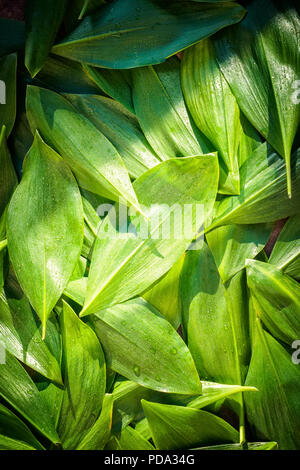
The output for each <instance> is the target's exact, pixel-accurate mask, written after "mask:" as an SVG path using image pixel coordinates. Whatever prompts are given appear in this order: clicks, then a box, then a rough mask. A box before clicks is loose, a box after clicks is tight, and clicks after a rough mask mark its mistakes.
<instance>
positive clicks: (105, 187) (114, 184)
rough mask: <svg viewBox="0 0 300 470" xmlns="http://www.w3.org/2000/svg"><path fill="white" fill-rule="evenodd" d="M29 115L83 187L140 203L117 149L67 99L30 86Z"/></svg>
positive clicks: (33, 123)
mask: <svg viewBox="0 0 300 470" xmlns="http://www.w3.org/2000/svg"><path fill="white" fill-rule="evenodd" d="M27 117H28V120H29V123H30V126H31V129H32V130H35V129H38V130H39V132H40V133H41V135H42V137H43V138H44V139H45V140H46V141H47V142H48V143H49V144H51V145H52V146H53V147H54V148H55V149H56V150H57V151H58V152H59V153H60V154H61V155H62V157H63V158H64V159H65V160H66V162H67V163H68V164H69V165H70V167H71V168H72V170H73V172H74V173H75V176H76V177H77V179H78V182H79V185H80V186H81V187H83V188H84V189H87V190H89V191H91V192H94V193H96V194H100V195H102V196H105V197H107V198H109V199H113V200H117V201H118V199H119V197H120V196H121V197H123V198H124V199H126V200H128V201H129V202H130V203H131V204H132V205H133V206H137V199H136V195H135V193H134V190H133V188H132V185H131V182H130V179H129V176H128V173H127V170H126V168H125V165H124V164H123V161H122V159H121V157H120V155H119V154H118V152H117V150H116V149H115V147H114V146H113V145H112V144H111V143H110V142H109V141H108V140H107V139H106V137H105V136H104V135H103V134H102V133H101V132H100V131H99V130H97V129H96V128H95V126H94V125H93V124H92V123H91V122H90V121H89V120H88V119H86V118H85V117H84V116H82V115H81V114H78V113H77V112H76V109H75V108H74V107H73V106H72V105H71V104H70V103H69V102H68V101H67V100H66V99H65V98H63V97H62V96H60V95H58V94H57V93H54V92H52V91H49V90H45V89H43V88H38V87H27ZM99 149H101V152H100V153H99Z"/></svg>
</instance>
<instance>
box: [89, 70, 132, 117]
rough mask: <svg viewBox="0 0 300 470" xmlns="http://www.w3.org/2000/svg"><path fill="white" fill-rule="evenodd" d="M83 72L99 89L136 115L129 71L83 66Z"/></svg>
mask: <svg viewBox="0 0 300 470" xmlns="http://www.w3.org/2000/svg"><path fill="white" fill-rule="evenodd" d="M82 66H83V70H84V71H85V72H86V74H87V75H88V77H89V78H90V79H91V80H92V81H93V82H95V84H96V85H97V87H98V88H99V89H100V90H101V91H103V92H104V93H106V94H107V95H108V96H110V97H111V98H114V99H115V100H117V101H119V103H121V104H122V105H123V106H124V107H125V108H126V109H127V110H128V111H129V112H130V113H134V106H133V101H132V90H131V76H130V72H129V71H128V70H112V69H100V68H98V67H97V68H96V67H91V66H90V65H87V64H83V65H82Z"/></svg>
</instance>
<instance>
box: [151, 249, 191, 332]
mask: <svg viewBox="0 0 300 470" xmlns="http://www.w3.org/2000/svg"><path fill="white" fill-rule="evenodd" d="M183 262H184V256H181V258H179V260H178V261H177V262H176V263H175V264H174V265H173V266H172V268H171V269H170V271H169V272H168V273H167V274H166V275H165V276H164V277H163V278H162V279H160V280H159V281H158V282H157V283H156V284H154V286H153V287H151V288H150V289H149V290H147V292H145V294H144V295H143V298H144V299H145V300H147V301H148V302H149V303H150V304H151V305H153V307H155V308H156V309H157V310H159V312H160V313H161V314H162V315H163V316H164V317H165V318H166V320H168V321H169V322H170V323H171V325H172V326H173V327H174V328H175V329H177V328H178V327H179V325H180V323H181V305H180V296H179V278H180V273H181V270H182V266H183Z"/></svg>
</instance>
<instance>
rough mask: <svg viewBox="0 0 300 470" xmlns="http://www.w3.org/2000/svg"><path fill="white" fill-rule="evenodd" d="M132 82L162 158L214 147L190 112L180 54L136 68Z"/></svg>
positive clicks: (136, 106) (143, 118) (147, 129)
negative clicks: (185, 95) (182, 85)
mask: <svg viewBox="0 0 300 470" xmlns="http://www.w3.org/2000/svg"><path fill="white" fill-rule="evenodd" d="M132 82H133V90H132V92H133V102H134V109H135V113H136V116H137V118H138V120H139V123H140V125H141V128H142V129H143V132H144V134H145V136H146V138H147V139H148V141H149V142H150V144H151V146H152V147H153V149H154V150H155V152H156V153H157V155H158V156H159V157H160V158H161V160H167V159H168V158H175V157H187V156H191V155H201V154H203V153H208V152H210V151H213V150H214V148H213V147H212V146H211V145H210V144H209V142H207V141H206V139H205V138H204V137H203V136H202V135H201V133H200V132H199V131H198V130H197V128H196V126H195V124H194V122H193V121H192V119H191V117H190V115H189V113H188V110H187V108H186V105H185V102H184V98H183V93H182V90H181V84H180V61H179V60H178V59H177V58H176V57H172V58H171V59H169V60H168V61H166V62H165V63H163V64H161V65H158V66H156V67H144V68H137V69H134V70H132Z"/></svg>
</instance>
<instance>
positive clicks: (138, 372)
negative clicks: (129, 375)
mask: <svg viewBox="0 0 300 470" xmlns="http://www.w3.org/2000/svg"><path fill="white" fill-rule="evenodd" d="M133 372H134V373H135V375H136V376H137V377H139V375H140V373H141V369H140V368H139V366H135V367H134V368H133Z"/></svg>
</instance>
